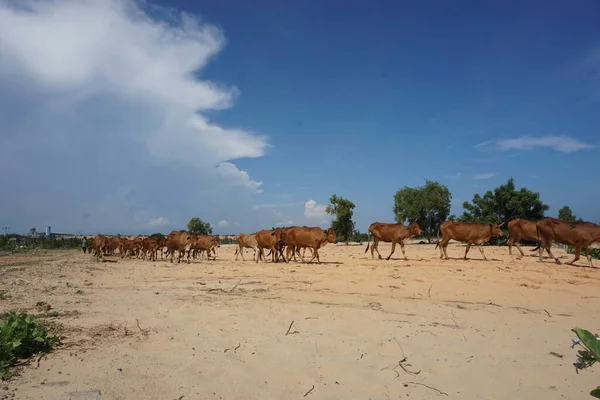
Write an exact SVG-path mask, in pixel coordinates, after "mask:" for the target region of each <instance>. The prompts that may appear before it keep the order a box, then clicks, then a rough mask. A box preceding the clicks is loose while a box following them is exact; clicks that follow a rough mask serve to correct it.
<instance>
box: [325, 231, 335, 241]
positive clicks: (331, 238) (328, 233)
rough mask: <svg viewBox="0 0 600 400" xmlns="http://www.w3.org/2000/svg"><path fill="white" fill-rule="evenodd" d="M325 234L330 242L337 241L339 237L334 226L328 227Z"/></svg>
mask: <svg viewBox="0 0 600 400" xmlns="http://www.w3.org/2000/svg"><path fill="white" fill-rule="evenodd" d="M325 235H326V238H327V241H328V242H329V243H337V237H336V236H335V230H334V229H333V228H329V229H327V230H326V231H325Z"/></svg>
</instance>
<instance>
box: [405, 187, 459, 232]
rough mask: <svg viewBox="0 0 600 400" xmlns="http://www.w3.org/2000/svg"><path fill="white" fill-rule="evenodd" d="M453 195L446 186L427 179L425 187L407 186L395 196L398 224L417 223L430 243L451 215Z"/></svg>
mask: <svg viewBox="0 0 600 400" xmlns="http://www.w3.org/2000/svg"><path fill="white" fill-rule="evenodd" d="M451 200H452V194H450V190H448V187H447V186H446V185H441V184H439V183H438V182H433V181H430V180H428V179H425V185H424V186H420V187H415V188H411V187H408V186H405V187H404V188H402V189H400V190H398V191H397V192H396V194H395V195H394V214H395V216H396V222H399V223H407V222H417V223H418V224H419V226H420V227H421V229H422V230H423V233H424V235H425V237H426V238H427V240H428V241H429V243H431V239H432V237H434V236H435V234H436V232H437V229H438V227H439V226H440V224H441V223H442V222H443V221H444V220H445V219H446V218H447V217H448V215H449V214H450V201H451Z"/></svg>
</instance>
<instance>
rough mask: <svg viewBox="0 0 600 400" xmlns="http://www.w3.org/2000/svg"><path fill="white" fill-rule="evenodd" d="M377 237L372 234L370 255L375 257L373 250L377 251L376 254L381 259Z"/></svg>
mask: <svg viewBox="0 0 600 400" xmlns="http://www.w3.org/2000/svg"><path fill="white" fill-rule="evenodd" d="M378 247H379V239H378V238H377V237H376V236H373V246H371V257H372V258H375V255H374V254H373V252H374V251H376V252H377V255H378V256H379V259H380V260H383V257H381V254H380V253H379V249H378Z"/></svg>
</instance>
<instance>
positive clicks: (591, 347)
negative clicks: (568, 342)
mask: <svg viewBox="0 0 600 400" xmlns="http://www.w3.org/2000/svg"><path fill="white" fill-rule="evenodd" d="M571 330H572V331H573V332H575V334H576V335H577V337H578V338H579V341H575V340H574V341H573V345H575V344H579V345H581V346H582V347H583V348H584V349H583V350H579V351H578V352H577V354H578V356H577V362H576V363H575V368H576V370H577V371H578V370H580V369H584V368H588V367H591V366H592V365H594V363H595V362H596V361H600V340H598V339H597V338H596V336H595V335H592V334H591V333H590V332H589V331H586V330H585V329H581V328H573V329H571ZM590 395H591V396H594V397H596V398H598V399H600V386H598V387H597V388H596V389H594V390H592V391H591V392H590Z"/></svg>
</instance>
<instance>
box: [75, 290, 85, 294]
mask: <svg viewBox="0 0 600 400" xmlns="http://www.w3.org/2000/svg"><path fill="white" fill-rule="evenodd" d="M75 294H83V290H81V289H79V290H78V291H76V292H75Z"/></svg>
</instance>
